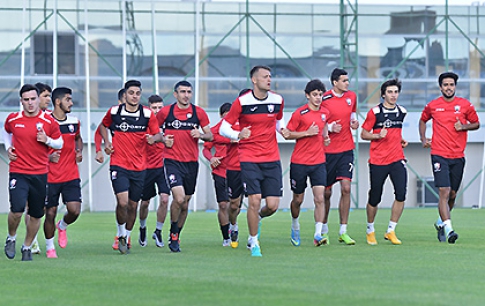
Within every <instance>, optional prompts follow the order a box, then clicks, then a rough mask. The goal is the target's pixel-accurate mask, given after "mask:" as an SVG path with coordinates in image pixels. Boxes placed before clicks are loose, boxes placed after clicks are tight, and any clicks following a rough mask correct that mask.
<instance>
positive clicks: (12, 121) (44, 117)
mask: <svg viewBox="0 0 485 306" xmlns="http://www.w3.org/2000/svg"><path fill="white" fill-rule="evenodd" d="M40 129H44V131H45V133H46V135H47V136H49V137H50V138H52V139H58V138H60V137H61V132H60V130H59V124H57V122H56V121H55V120H54V118H52V117H51V116H50V115H48V114H46V113H45V112H39V114H38V115H37V116H35V117H27V116H25V114H24V112H17V113H11V114H9V115H8V117H7V119H6V120H5V131H6V132H7V133H9V134H12V136H13V137H12V147H13V148H15V154H17V159H16V160H14V161H10V165H9V171H10V172H12V173H21V174H33V175H36V174H47V173H48V171H49V168H48V166H49V151H50V147H48V146H47V145H45V144H44V143H41V142H38V141H37V132H38V131H39V130H40Z"/></svg>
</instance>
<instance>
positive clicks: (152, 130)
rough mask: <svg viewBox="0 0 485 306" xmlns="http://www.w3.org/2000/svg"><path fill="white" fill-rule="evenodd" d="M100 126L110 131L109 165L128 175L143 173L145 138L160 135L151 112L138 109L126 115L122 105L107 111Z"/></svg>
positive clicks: (144, 166)
mask: <svg viewBox="0 0 485 306" xmlns="http://www.w3.org/2000/svg"><path fill="white" fill-rule="evenodd" d="M102 122H103V125H104V126H105V127H109V128H110V129H111V130H112V131H113V139H112V142H113V153H111V161H110V165H112V166H118V167H121V168H123V169H126V170H131V171H142V170H145V169H146V151H147V145H148V143H147V139H146V134H150V135H154V134H157V133H158V132H159V131H160V129H159V127H158V124H157V119H156V118H155V114H154V113H153V112H152V110H151V109H149V108H148V107H146V106H142V105H139V107H138V109H137V110H136V111H135V112H129V111H127V110H126V105H125V104H121V105H116V106H113V107H111V108H110V109H109V110H108V112H107V113H106V115H105V116H104V118H103V121H102Z"/></svg>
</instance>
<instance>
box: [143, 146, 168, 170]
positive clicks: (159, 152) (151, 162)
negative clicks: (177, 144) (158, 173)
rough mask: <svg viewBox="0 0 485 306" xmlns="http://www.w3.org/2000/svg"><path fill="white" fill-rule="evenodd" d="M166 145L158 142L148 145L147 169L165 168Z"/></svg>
mask: <svg viewBox="0 0 485 306" xmlns="http://www.w3.org/2000/svg"><path fill="white" fill-rule="evenodd" d="M164 152H165V145H164V144H163V142H157V143H154V144H152V145H150V144H147V169H158V168H162V167H163V158H164Z"/></svg>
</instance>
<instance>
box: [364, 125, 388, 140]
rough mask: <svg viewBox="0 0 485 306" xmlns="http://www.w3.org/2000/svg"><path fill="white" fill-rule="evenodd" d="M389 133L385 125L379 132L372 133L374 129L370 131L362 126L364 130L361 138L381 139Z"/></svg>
mask: <svg viewBox="0 0 485 306" xmlns="http://www.w3.org/2000/svg"><path fill="white" fill-rule="evenodd" d="M386 135H387V129H386V128H385V127H383V128H382V129H381V130H380V131H379V133H372V131H368V130H366V129H364V128H362V132H361V133H360V138H362V140H371V141H372V140H379V139H382V138H385V137H386Z"/></svg>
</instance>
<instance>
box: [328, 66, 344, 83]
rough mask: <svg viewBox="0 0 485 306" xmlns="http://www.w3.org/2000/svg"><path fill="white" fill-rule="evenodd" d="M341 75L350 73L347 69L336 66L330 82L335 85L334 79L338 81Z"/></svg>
mask: <svg viewBox="0 0 485 306" xmlns="http://www.w3.org/2000/svg"><path fill="white" fill-rule="evenodd" d="M341 75H348V73H347V71H345V70H343V69H340V68H335V69H334V70H333V71H332V74H331V75H330V83H331V84H332V86H333V81H335V82H338V80H339V78H340V76H341Z"/></svg>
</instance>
